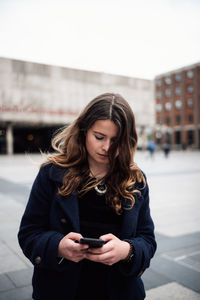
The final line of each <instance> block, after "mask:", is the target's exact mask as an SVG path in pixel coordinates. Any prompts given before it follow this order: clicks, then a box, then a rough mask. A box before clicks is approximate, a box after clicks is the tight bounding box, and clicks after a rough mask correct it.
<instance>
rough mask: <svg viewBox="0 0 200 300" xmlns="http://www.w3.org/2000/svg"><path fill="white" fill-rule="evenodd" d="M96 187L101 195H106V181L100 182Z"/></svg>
mask: <svg viewBox="0 0 200 300" xmlns="http://www.w3.org/2000/svg"><path fill="white" fill-rule="evenodd" d="M94 189H95V191H96V192H97V194H98V195H100V196H101V195H104V194H105V193H106V192H107V186H106V185H105V183H101V184H98V185H97V186H95V188H94Z"/></svg>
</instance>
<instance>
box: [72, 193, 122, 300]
mask: <svg viewBox="0 0 200 300" xmlns="http://www.w3.org/2000/svg"><path fill="white" fill-rule="evenodd" d="M105 195H106V194H105ZM105 195H98V194H97V192H96V191H95V190H94V189H92V190H91V191H89V192H87V193H86V194H85V195H84V196H82V197H81V198H79V214H80V232H81V234H82V235H83V237H90V238H91V237H93V238H99V237H100V236H101V235H103V234H107V233H113V234H114V235H116V236H118V235H119V230H120V227H121V226H120V225H121V220H122V216H121V215H120V216H119V215H117V214H116V212H115V211H114V209H113V208H112V207H110V206H109V205H108V204H107V203H106V197H105ZM108 270H109V266H107V265H104V264H102V263H97V262H91V261H89V260H84V261H83V262H82V269H81V276H80V282H79V287H78V290H77V293H78V294H77V297H76V300H80V299H81V300H82V299H87V300H94V299H95V300H100V299H101V300H102V299H104V300H107V299H108V297H107V275H108Z"/></svg>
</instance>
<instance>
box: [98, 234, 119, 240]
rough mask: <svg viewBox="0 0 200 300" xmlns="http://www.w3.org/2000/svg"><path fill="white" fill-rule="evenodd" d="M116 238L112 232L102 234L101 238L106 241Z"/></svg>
mask: <svg viewBox="0 0 200 300" xmlns="http://www.w3.org/2000/svg"><path fill="white" fill-rule="evenodd" d="M114 238H116V237H115V236H114V235H113V234H112V233H107V234H104V235H102V236H100V239H102V240H104V241H106V242H108V241H110V240H113V239H114Z"/></svg>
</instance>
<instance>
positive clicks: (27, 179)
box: [0, 152, 200, 300]
mask: <svg viewBox="0 0 200 300" xmlns="http://www.w3.org/2000/svg"><path fill="white" fill-rule="evenodd" d="M40 162H41V157H40V156H39V155H31V156H24V155H16V156H4V155H3V156H0V300H30V299H31V292H32V289H31V276H32V266H31V264H30V262H29V261H28V260H27V259H26V258H25V257H24V255H23V254H22V252H21V249H20V248H19V246H18V243H17V238H16V235H17V231H18V227H19V222H20V219H21V216H22V214H23V211H24V207H25V204H26V201H27V198H28V194H29V191H30V187H31V185H32V182H33V179H34V177H35V175H36V174H37V171H38V165H39V163H40ZM136 162H137V164H138V165H139V166H140V167H141V168H142V169H143V171H144V172H145V173H146V175H147V178H148V182H149V186H150V197H151V213H152V216H153V219H154V222H155V226H156V237H157V242H158V250H157V252H156V255H155V257H154V258H153V260H152V263H151V266H150V268H149V269H148V270H146V272H145V273H144V275H143V280H144V284H145V288H146V291H147V297H146V299H147V300H161V299H163V300H179V299H180V300H186V299H189V300H196V299H200V196H199V195H200V152H172V153H170V156H169V157H168V158H167V159H166V158H165V157H164V156H163V154H162V153H161V152H159V153H156V154H155V157H154V158H151V157H149V155H148V153H146V152H138V153H137V155H136Z"/></svg>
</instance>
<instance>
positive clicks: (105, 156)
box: [98, 153, 108, 158]
mask: <svg viewBox="0 0 200 300" xmlns="http://www.w3.org/2000/svg"><path fill="white" fill-rule="evenodd" d="M98 155H99V156H100V157H102V158H108V155H105V154H100V153H98Z"/></svg>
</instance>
